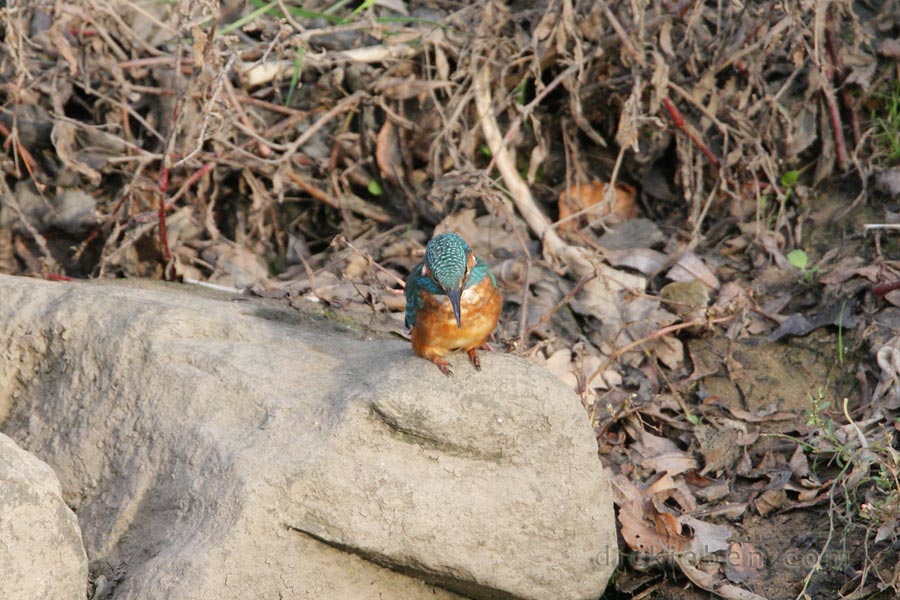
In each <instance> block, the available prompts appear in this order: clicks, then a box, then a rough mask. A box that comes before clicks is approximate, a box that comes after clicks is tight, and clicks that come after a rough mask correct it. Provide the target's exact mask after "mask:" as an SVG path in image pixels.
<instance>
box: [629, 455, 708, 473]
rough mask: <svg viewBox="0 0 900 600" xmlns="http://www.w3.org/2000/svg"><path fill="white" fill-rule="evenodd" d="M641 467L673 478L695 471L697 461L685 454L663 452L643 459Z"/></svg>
mask: <svg viewBox="0 0 900 600" xmlns="http://www.w3.org/2000/svg"><path fill="white" fill-rule="evenodd" d="M641 466H642V467H644V468H645V469H648V470H650V471H654V472H657V473H666V474H667V475H670V476H675V475H680V474H681V473H684V472H685V471H691V470H693V469H696V468H697V467H698V464H697V459H695V458H694V457H693V456H691V455H689V454H688V453H686V452H663V453H661V454H657V455H656V456H652V457H649V458H645V459H643V460H642V461H641Z"/></svg>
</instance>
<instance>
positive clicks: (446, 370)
mask: <svg viewBox="0 0 900 600" xmlns="http://www.w3.org/2000/svg"><path fill="white" fill-rule="evenodd" d="M431 362H433V363H434V364H435V365H437V368H438V369H440V370H441V373H443V374H444V375H446V376H447V377H450V376H451V375H453V371H451V370H450V363H448V362H447V361H446V360H444V359H443V358H441V357H440V356H433V357H432V358H431Z"/></svg>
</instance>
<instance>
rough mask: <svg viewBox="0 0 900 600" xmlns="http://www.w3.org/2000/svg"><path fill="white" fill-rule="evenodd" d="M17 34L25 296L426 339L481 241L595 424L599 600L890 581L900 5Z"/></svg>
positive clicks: (77, 11)
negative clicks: (143, 298)
mask: <svg viewBox="0 0 900 600" xmlns="http://www.w3.org/2000/svg"><path fill="white" fill-rule="evenodd" d="M0 14H2V22H0V28H2V33H3V50H2V52H0V86H2V87H0V98H2V109H0V139H3V141H4V145H3V153H2V157H0V160H2V167H3V173H4V177H3V178H2V179H0V203H2V208H0V272H4V273H15V274H27V275H31V276H36V277H45V278H49V279H57V280H64V281H65V280H69V279H70V278H109V277H152V278H165V279H169V280H179V281H184V282H191V283H203V284H212V285H218V286H225V287H227V288H238V289H249V290H250V291H251V292H253V293H256V294H258V295H264V296H267V297H273V298H287V299H289V300H290V301H291V302H293V303H295V304H296V305H298V306H299V305H305V304H309V302H308V301H309V300H312V301H314V302H316V303H318V305H319V306H325V307H328V309H329V310H330V311H332V312H330V313H329V314H332V315H338V314H339V315H341V316H342V318H344V317H349V318H352V319H353V320H354V321H356V322H357V323H362V324H363V325H364V326H365V327H367V328H369V329H371V330H375V331H380V332H391V333H393V334H398V335H406V332H405V330H404V329H403V326H402V322H403V320H402V316H401V311H402V308H403V296H402V282H403V278H404V277H405V275H406V273H407V272H408V270H409V269H410V267H411V266H413V265H414V264H415V263H416V262H418V261H419V260H421V252H422V250H423V247H424V243H425V242H426V241H427V239H428V238H429V237H430V235H432V234H433V233H434V232H436V231H444V230H451V229H452V230H456V231H458V232H460V233H461V234H462V235H463V236H464V237H466V238H467V239H468V241H469V242H470V244H471V245H472V246H473V247H474V248H475V249H476V251H477V252H478V253H479V254H480V255H481V256H483V257H485V258H486V259H488V261H489V262H490V263H491V264H492V265H493V266H494V269H495V272H496V273H497V275H498V279H499V280H500V282H501V284H502V286H503V290H504V293H505V296H506V299H507V303H506V307H505V310H504V313H503V316H502V319H501V326H500V328H499V330H498V334H497V337H496V345H498V346H502V347H504V348H505V349H506V350H507V351H510V352H516V353H518V354H521V355H522V356H525V357H527V358H529V360H532V361H534V362H536V363H538V364H543V365H545V366H547V368H549V369H551V370H553V371H554V372H556V373H557V374H559V375H560V376H561V377H562V378H564V379H565V380H567V381H569V382H570V383H571V384H572V386H573V387H574V388H575V389H576V390H577V391H578V393H579V395H580V397H581V399H582V402H583V403H584V406H585V409H586V410H587V412H588V414H589V415H590V418H591V420H592V423H593V424H594V426H595V428H596V431H597V436H598V441H599V443H600V452H601V458H602V459H603V461H604V464H605V465H606V466H607V467H609V469H610V471H611V473H612V476H613V482H614V487H615V490H616V494H617V508H618V518H619V523H620V531H621V549H622V551H623V553H624V554H623V556H625V557H627V558H628V560H626V561H624V562H623V566H622V569H621V571H620V574H619V576H618V577H617V578H616V581H615V582H614V583H613V585H612V586H611V588H610V591H609V592H608V595H609V597H611V598H612V597H623V598H625V597H647V596H652V595H654V594H657V595H658V597H693V596H694V595H697V594H699V593H700V592H699V590H707V591H710V592H713V593H714V594H715V595H718V596H720V597H724V598H741V599H748V598H758V597H770V598H794V597H797V598H803V597H810V598H820V597H821V598H832V597H836V595H837V593H838V591H840V592H841V593H843V594H847V595H848V597H855V598H866V597H878V594H885V595H884V597H889V596H890V595H892V594H896V593H897V590H898V589H900V569H898V567H897V557H898V552H897V548H898V546H897V544H898V540H897V532H898V522H900V485H898V470H900V455H898V454H897V451H896V450H895V446H896V444H895V442H894V434H895V430H896V423H897V421H896V420H895V419H896V415H897V411H898V409H900V396H898V393H900V392H898V389H900V379H898V378H900V338H898V337H896V334H897V333H898V328H900V312H897V309H895V308H893V306H892V305H893V304H894V303H896V302H898V300H900V298H895V297H894V295H896V294H897V293H900V292H896V291H895V290H894V288H895V287H897V286H895V285H894V282H895V281H896V280H898V278H900V273H898V267H900V265H898V264H896V263H894V262H892V261H891V260H890V250H892V249H895V248H896V245H895V243H894V242H893V241H892V240H891V234H890V233H889V232H888V233H881V230H880V229H877V230H876V231H875V233H869V234H868V235H865V236H864V235H863V224H864V223H865V222H866V221H870V222H872V223H882V222H883V223H892V222H896V220H897V215H896V214H894V213H892V212H891V210H892V209H893V210H896V207H891V206H890V204H886V203H885V198H889V197H891V196H894V197H896V196H897V194H898V190H900V175H898V172H897V171H896V170H893V169H891V168H890V167H891V163H892V161H893V162H897V160H898V159H900V87H898V84H897V80H898V72H897V71H898V68H897V63H896V60H897V58H898V56H900V48H898V45H897V43H896V41H894V40H896V38H897V34H898V32H900V10H898V8H897V6H896V3H894V2H886V3H882V2H874V1H872V2H866V1H863V0H860V1H858V2H851V1H849V0H835V1H830V2H829V1H826V2H813V1H806V0H801V1H799V2H793V1H792V2H787V1H784V2H782V1H760V2H748V3H742V2H729V1H718V2H716V1H703V0H699V1H681V2H678V1H674V0H673V1H666V0H655V1H652V2H611V1H597V2H594V1H586V2H573V1H572V0H562V1H553V2H549V3H548V2H539V3H527V2H521V3H516V2H513V3H512V4H509V5H507V4H504V3H500V2H476V3H467V2H451V1H449V0H446V1H445V0H434V1H432V2H427V1H423V2H418V1H416V0H407V1H404V0H386V1H382V2H364V3H359V2H356V3H347V2H337V3H332V2H320V1H318V0H309V1H306V2H303V3H302V4H301V3H292V2H290V1H288V0H274V1H272V2H263V1H262V0H251V1H250V2H248V3H246V4H244V3H241V2H229V3H223V4H222V5H221V6H220V5H218V4H217V3H213V2H209V1H206V2H189V1H186V0H180V1H178V2H176V3H174V4H169V3H162V2H157V1H144V2H126V1H121V2H117V1H115V0H71V1H68V2H40V1H38V2H27V3H24V4H22V3H18V2H8V3H7V4H6V5H5V7H3V8H2V9H0ZM888 231H889V230H888ZM873 357H874V360H873ZM485 376H489V374H488V373H486V374H485ZM845 397H846V398H847V399H848V400H844V398H845ZM835 557H837V558H835ZM685 578H686V579H687V580H689V581H690V582H691V584H692V585H691V586H688V587H686V588H685V587H684V586H683V584H684V581H685ZM704 593H705V592H704ZM698 597H699V596H698Z"/></svg>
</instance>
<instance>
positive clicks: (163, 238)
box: [159, 167, 172, 262]
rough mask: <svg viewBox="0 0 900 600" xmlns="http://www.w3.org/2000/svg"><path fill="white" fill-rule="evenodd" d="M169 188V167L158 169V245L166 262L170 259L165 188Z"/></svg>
mask: <svg viewBox="0 0 900 600" xmlns="http://www.w3.org/2000/svg"><path fill="white" fill-rule="evenodd" d="M168 189H169V167H163V168H162V169H160V170H159V245H160V246H161V247H162V253H163V257H164V258H165V259H166V262H168V261H170V260H171V259H172V253H171V252H169V236H168V232H167V231H166V190H168Z"/></svg>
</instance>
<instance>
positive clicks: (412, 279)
mask: <svg viewBox="0 0 900 600" xmlns="http://www.w3.org/2000/svg"><path fill="white" fill-rule="evenodd" d="M424 265H425V263H424V262H421V263H419V264H418V265H416V267H415V268H414V269H413V270H412V271H411V272H410V274H409V277H408V278H407V279H406V326H407V327H408V328H410V329H412V326H413V325H415V324H416V312H417V311H418V310H419V309H420V308H422V281H421V280H422V279H427V278H426V277H425V276H423V275H422V267H423V266H424Z"/></svg>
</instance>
